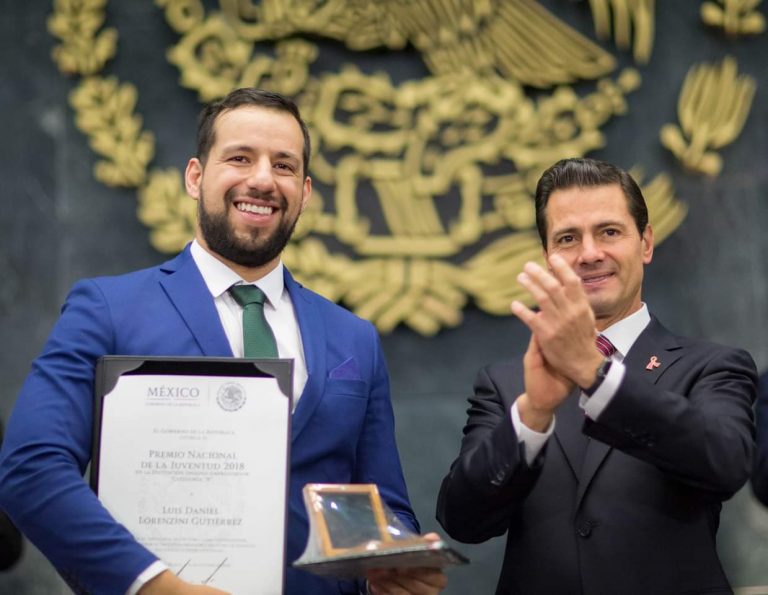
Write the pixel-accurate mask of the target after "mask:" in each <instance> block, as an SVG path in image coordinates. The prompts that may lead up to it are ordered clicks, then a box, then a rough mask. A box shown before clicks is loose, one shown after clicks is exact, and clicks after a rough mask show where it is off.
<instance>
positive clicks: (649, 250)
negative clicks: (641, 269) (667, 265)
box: [640, 223, 653, 264]
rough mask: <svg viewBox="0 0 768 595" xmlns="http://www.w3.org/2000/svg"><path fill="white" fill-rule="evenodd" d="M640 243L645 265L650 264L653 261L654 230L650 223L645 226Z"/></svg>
mask: <svg viewBox="0 0 768 595" xmlns="http://www.w3.org/2000/svg"><path fill="white" fill-rule="evenodd" d="M640 242H641V244H642V250H643V264H650V262H651V260H653V229H651V224H650V223H649V224H648V225H646V226H645V231H643V235H642V237H641V238H640Z"/></svg>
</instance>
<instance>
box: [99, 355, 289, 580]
mask: <svg viewBox="0 0 768 595" xmlns="http://www.w3.org/2000/svg"><path fill="white" fill-rule="evenodd" d="M292 370H293V362H292V360H244V359H231V358H156V357H152V358H149V357H147V358H145V357H118V356H109V357H105V358H102V359H101V360H100V361H99V363H98V366H97V370H96V396H95V407H94V432H93V453H92V468H91V485H92V488H93V489H94V490H95V491H96V493H97V494H98V496H99V499H100V500H101V502H102V503H103V504H104V506H105V507H106V508H107V510H109V511H110V513H111V514H112V515H113V516H114V517H115V519H116V520H117V521H118V522H120V523H121V524H123V525H124V526H125V527H126V528H127V529H128V530H129V531H131V533H132V534H133V535H134V536H135V537H136V539H137V540H138V541H139V542H140V543H142V544H143V545H145V546H146V547H147V548H148V549H150V550H151V551H152V552H154V553H155V554H156V555H157V556H158V557H159V558H160V559H162V560H163V561H164V562H165V563H166V564H167V565H168V566H169V568H170V569H171V570H172V571H173V572H175V573H176V574H178V575H179V576H180V577H181V578H183V579H184V580H186V581H188V582H191V583H198V584H208V585H211V586H214V587H217V588H220V589H223V590H225V591H229V592H234V593H238V594H241V593H242V594H246V595H247V594H253V595H256V594H258V595H262V594H269V595H272V594H274V595H280V594H282V592H283V585H284V574H285V571H284V568H285V539H286V529H285V527H286V502H287V491H288V472H289V445H290V419H291V386H292Z"/></svg>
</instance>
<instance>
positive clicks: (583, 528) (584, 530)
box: [576, 521, 592, 538]
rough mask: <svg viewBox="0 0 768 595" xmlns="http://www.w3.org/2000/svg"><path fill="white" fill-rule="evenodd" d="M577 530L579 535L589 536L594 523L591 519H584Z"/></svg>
mask: <svg viewBox="0 0 768 595" xmlns="http://www.w3.org/2000/svg"><path fill="white" fill-rule="evenodd" d="M576 532H577V533H578V534H579V537H584V538H587V537H589V536H590V535H591V534H592V523H591V522H589V521H582V522H581V523H579V526H578V528H577V529H576Z"/></svg>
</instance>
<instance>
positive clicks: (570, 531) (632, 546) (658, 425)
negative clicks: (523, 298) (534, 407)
mask: <svg viewBox="0 0 768 595" xmlns="http://www.w3.org/2000/svg"><path fill="white" fill-rule="evenodd" d="M654 355H655V356H657V358H658V361H659V362H660V363H661V366H660V367H659V368H654V369H652V370H647V369H646V364H647V363H648V362H649V359H650V358H651V356H654ZM625 365H626V375H625V377H624V379H623V381H622V384H621V386H620V387H619V390H618V392H617V394H616V395H615V397H614V399H613V400H612V401H611V403H610V404H609V405H608V406H607V407H606V409H605V410H604V411H603V413H602V414H601V415H600V419H599V420H598V421H591V420H589V419H587V418H586V417H585V416H584V413H583V411H582V410H581V409H580V408H579V407H578V394H577V393H574V394H572V395H571V396H570V397H569V399H568V400H567V401H566V402H565V403H564V404H563V405H562V406H561V407H560V408H559V409H558V411H557V413H556V422H555V431H554V436H553V437H551V438H550V439H549V440H548V442H547V444H546V446H545V448H544V449H543V451H542V452H541V453H540V455H539V456H538V457H537V460H536V461H535V462H534V464H533V465H532V466H531V467H529V466H528V465H527V464H526V463H525V459H524V455H523V449H522V444H520V443H518V440H517V435H516V433H515V431H514V428H513V426H512V422H511V420H510V413H509V410H510V407H511V405H512V403H513V402H514V401H515V399H516V398H517V397H518V395H520V394H521V393H522V392H524V384H523V367H522V361H521V360H519V361H515V362H511V363H504V364H499V365H494V366H490V367H487V368H485V369H484V370H482V371H481V372H480V374H479V376H478V379H477V382H476V385H475V396H474V397H472V398H471V399H470V405H471V406H470V409H469V420H468V422H467V425H466V427H465V428H464V434H465V435H464V439H463V441H462V445H461V452H460V454H459V457H458V458H457V459H456V461H455V462H454V463H453V465H452V467H451V470H450V472H449V474H448V475H447V476H446V478H445V479H444V480H443V484H442V487H441V490H440V496H439V500H438V508H437V517H438V520H439V521H440V523H441V524H442V525H443V527H444V528H445V530H446V531H447V532H448V534H449V535H451V536H452V537H454V538H455V539H458V540H459V541H464V542H467V543H479V542H482V541H485V540H487V539H489V538H491V537H494V536H498V535H502V534H504V533H505V532H506V533H507V547H506V552H505V557H504V564H503V567H502V571H501V576H500V578H499V583H498V589H497V593H504V594H512V593H515V594H523V595H535V594H547V595H548V594H557V595H569V594H582V593H583V594H586V595H617V594H621V595H632V594H637V595H651V594H653V595H658V594H671V593H730V592H731V590H730V587H729V586H728V581H727V580H726V577H725V575H724V573H723V570H722V568H721V565H720V562H719V560H718V557H717V553H716V551H715V534H716V532H717V527H718V523H719V513H720V508H721V503H722V501H724V500H726V499H727V498H729V497H730V496H731V495H733V494H734V492H736V491H737V490H738V489H739V488H740V487H741V486H742V485H743V484H744V483H745V481H746V480H747V478H748V477H749V471H750V466H751V455H752V450H753V422H752V401H753V399H754V393H755V377H756V373H755V366H754V362H753V361H752V358H751V357H750V356H749V355H748V354H747V353H746V352H744V351H741V350H735V349H729V348H725V347H720V346H717V345H713V344H710V343H704V342H700V341H694V340H691V339H686V338H682V337H676V336H674V335H672V334H671V333H669V332H668V331H667V330H665V329H664V328H663V327H662V326H661V324H660V323H659V322H658V321H656V320H655V319H652V321H651V323H650V324H649V326H648V327H647V328H646V329H645V331H644V332H643V333H642V334H641V335H640V337H639V338H638V340H637V341H636V343H635V344H634V345H633V347H632V349H631V350H630V352H629V353H628V354H627V357H626V359H625Z"/></svg>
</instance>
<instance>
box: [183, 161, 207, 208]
mask: <svg viewBox="0 0 768 595" xmlns="http://www.w3.org/2000/svg"><path fill="white" fill-rule="evenodd" d="M202 184H203V164H202V163H200V160H199V159H198V158H197V157H193V158H192V159H190V160H189V162H188V163H187V169H186V170H185V171H184V185H185V186H186V188H187V194H189V195H190V196H191V197H192V198H194V199H195V200H198V199H199V198H200V188H201V187H202Z"/></svg>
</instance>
